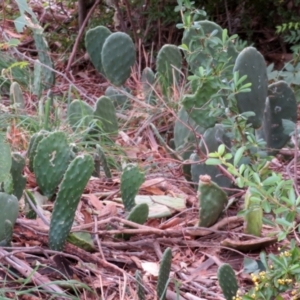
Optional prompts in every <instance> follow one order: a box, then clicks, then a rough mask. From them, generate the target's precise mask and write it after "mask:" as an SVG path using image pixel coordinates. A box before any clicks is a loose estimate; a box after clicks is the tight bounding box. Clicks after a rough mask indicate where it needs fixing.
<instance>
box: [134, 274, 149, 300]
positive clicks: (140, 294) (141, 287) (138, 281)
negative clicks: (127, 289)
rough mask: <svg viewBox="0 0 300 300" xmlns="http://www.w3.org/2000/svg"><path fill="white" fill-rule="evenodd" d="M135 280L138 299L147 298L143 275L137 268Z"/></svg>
mask: <svg viewBox="0 0 300 300" xmlns="http://www.w3.org/2000/svg"><path fill="white" fill-rule="evenodd" d="M135 280H136V284H137V296H138V300H145V299H146V298H145V288H144V283H143V277H142V274H141V272H140V271H139V270H136V272H135Z"/></svg>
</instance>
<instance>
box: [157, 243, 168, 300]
mask: <svg viewBox="0 0 300 300" xmlns="http://www.w3.org/2000/svg"><path fill="white" fill-rule="evenodd" d="M171 263H172V250H171V248H167V249H166V250H165V252H164V254H163V257H162V259H161V263H160V267H159V273H158V279H157V287H156V291H157V296H158V299H159V300H164V299H165V298H166V292H167V286H168V283H169V276H170V271H171Z"/></svg>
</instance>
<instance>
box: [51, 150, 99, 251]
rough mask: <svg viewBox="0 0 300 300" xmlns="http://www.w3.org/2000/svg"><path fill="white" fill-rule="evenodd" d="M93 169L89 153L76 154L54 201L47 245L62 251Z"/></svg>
mask: <svg viewBox="0 0 300 300" xmlns="http://www.w3.org/2000/svg"><path fill="white" fill-rule="evenodd" d="M93 169H94V162H93V158H92V157H91V156H90V155H83V156H77V157H76V158H75V159H74V160H73V161H72V162H71V163H70V165H69V167H68V169H67V171H66V173H65V174H64V177H63V180H62V182H61V184H60V186H59V191H58V194H57V197H56V201H55V203H54V208H53V212H52V216H51V222H50V231H49V246H50V249H52V250H57V251H62V249H63V247H64V244H65V241H66V239H67V237H68V234H69V232H70V230H71V227H72V224H73V220H74V216H75V211H76V208H77V206H78V203H79V200H80V197H81V195H82V193H83V191H84V188H85V186H86V184H87V182H88V180H89V178H90V177H91V175H92V173H93Z"/></svg>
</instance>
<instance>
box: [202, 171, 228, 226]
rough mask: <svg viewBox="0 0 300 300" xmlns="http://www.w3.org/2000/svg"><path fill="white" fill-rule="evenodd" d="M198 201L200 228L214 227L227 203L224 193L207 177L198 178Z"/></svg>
mask: <svg viewBox="0 0 300 300" xmlns="http://www.w3.org/2000/svg"><path fill="white" fill-rule="evenodd" d="M198 200H199V218H200V220H199V226H200V227H210V226H212V225H214V224H215V223H216V221H217V220H218V218H219V217H220V215H221V213H222V211H223V209H224V208H225V206H226V204H227V202H228V199H227V195H226V193H225V192H224V191H223V190H222V189H221V188H220V187H219V186H218V185H217V184H216V183H214V182H213V181H211V178H210V176H208V175H203V176H200V181H199V186H198Z"/></svg>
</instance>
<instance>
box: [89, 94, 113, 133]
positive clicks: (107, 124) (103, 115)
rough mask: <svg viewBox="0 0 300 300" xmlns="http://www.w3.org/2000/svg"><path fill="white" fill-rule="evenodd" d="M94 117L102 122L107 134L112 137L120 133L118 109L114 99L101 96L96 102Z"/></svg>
mask: <svg viewBox="0 0 300 300" xmlns="http://www.w3.org/2000/svg"><path fill="white" fill-rule="evenodd" d="M94 118H97V119H98V120H100V122H101V127H102V129H103V132H104V133H105V134H108V135H109V136H111V137H116V136H117V134H118V120H117V116H116V110H115V107H114V105H113V103H112V101H111V100H110V99H109V98H108V97H106V96H101V97H100V98H99V99H98V100H97V102H96V104H95V110H94Z"/></svg>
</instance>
